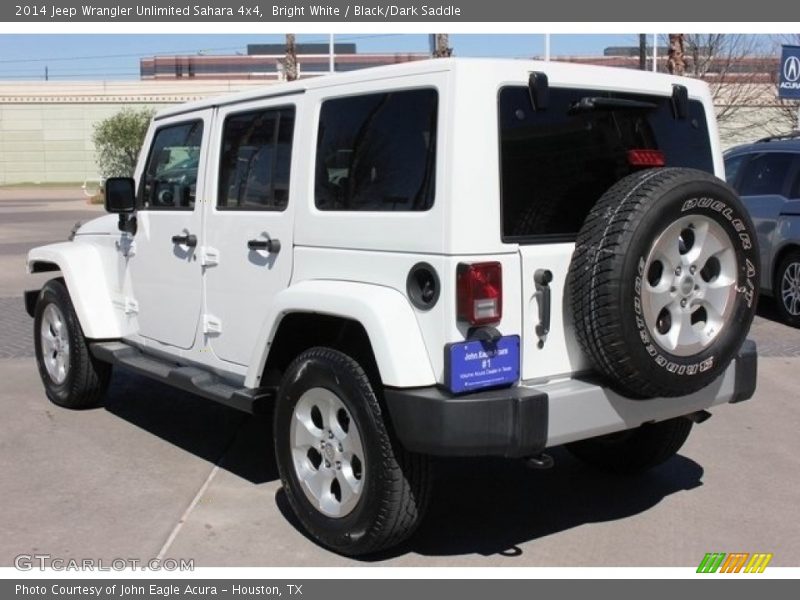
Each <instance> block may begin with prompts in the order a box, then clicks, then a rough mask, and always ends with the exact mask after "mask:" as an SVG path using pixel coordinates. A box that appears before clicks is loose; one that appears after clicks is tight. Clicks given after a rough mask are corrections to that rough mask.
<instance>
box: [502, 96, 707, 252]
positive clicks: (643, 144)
mask: <svg viewBox="0 0 800 600" xmlns="http://www.w3.org/2000/svg"><path fill="white" fill-rule="evenodd" d="M587 98H613V99H621V100H634V101H637V102H642V103H647V104H649V105H651V106H648V107H638V108H633V109H632V108H617V107H614V108H609V107H607V106H604V107H603V108H597V107H595V108H594V109H591V108H589V109H587V108H584V109H580V108H579V103H580V102H581V101H582V99H587ZM652 105H654V106H652ZM584 106H585V104H584ZM499 124H500V175H501V202H502V215H503V217H502V218H503V225H502V226H503V232H502V233H503V240H505V241H514V242H519V243H526V242H537V241H554V239H564V240H572V239H574V238H575V235H576V234H577V232H578V230H579V229H580V227H581V225H582V224H583V221H584V219H585V217H586V215H587V214H588V212H589V210H590V209H591V207H592V206H593V205H594V203H595V202H596V201H597V200H598V199H599V198H600V196H601V195H602V194H603V193H604V192H605V191H606V190H607V189H608V188H610V187H611V186H612V185H613V184H614V183H615V182H617V181H618V180H619V179H621V178H622V177H624V176H626V175H628V174H629V173H631V172H633V171H634V170H635V168H633V167H631V166H630V165H629V163H628V155H627V151H628V150H633V149H648V150H660V151H661V152H663V153H664V157H665V162H666V165H667V166H671V167H692V168H695V169H701V170H704V171H708V172H713V170H714V164H713V158H712V154H711V146H710V143H709V139H708V124H707V123H706V117H705V111H704V110H703V105H702V104H701V103H700V102H698V101H690V102H689V111H688V116H687V118H686V119H676V118H675V117H674V116H673V108H672V99H671V98H669V97H660V96H645V95H634V94H621V93H609V92H603V91H598V90H590V89H562V88H551V89H550V102H549V105H548V107H547V109H545V110H540V111H534V110H533V108H532V107H531V101H530V96H529V92H528V88H527V87H522V86H519V87H517V86H514V87H506V88H503V89H501V90H500V95H499Z"/></svg>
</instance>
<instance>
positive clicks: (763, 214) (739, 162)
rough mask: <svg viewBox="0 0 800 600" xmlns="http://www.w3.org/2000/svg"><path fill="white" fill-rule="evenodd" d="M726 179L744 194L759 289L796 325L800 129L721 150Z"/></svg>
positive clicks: (799, 314)
mask: <svg viewBox="0 0 800 600" xmlns="http://www.w3.org/2000/svg"><path fill="white" fill-rule="evenodd" d="M725 172H726V176H727V179H728V183H729V184H731V185H732V186H733V187H734V188H735V189H736V191H737V192H739V195H740V196H741V197H742V200H743V201H744V203H745V205H746V206H747V209H748V210H749V211H750V216H751V217H752V218H753V222H754V224H755V226H756V231H757V234H758V242H759V246H760V248H761V293H762V294H765V295H767V296H774V297H775V300H776V304H777V307H778V311H779V312H780V315H781V318H782V319H783V321H784V322H785V323H787V324H789V325H792V326H794V327H800V132H795V133H792V134H788V135H783V136H775V137H769V138H764V139H762V140H758V141H757V142H754V143H752V144H745V145H743V146H737V147H736V148H733V149H731V150H729V151H728V152H727V153H726V154H725Z"/></svg>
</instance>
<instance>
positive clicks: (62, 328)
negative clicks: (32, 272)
mask: <svg viewBox="0 0 800 600" xmlns="http://www.w3.org/2000/svg"><path fill="white" fill-rule="evenodd" d="M33 323H34V346H35V349H36V364H37V366H38V368H39V376H40V377H41V379H42V383H43V384H44V389H45V393H46V394H47V397H48V398H49V399H50V400H51V401H52V402H53V403H55V404H58V405H59V406H63V407H65V408H90V407H92V406H96V405H97V404H99V403H100V401H101V400H102V398H103V396H104V395H105V392H106V389H107V388H108V383H109V381H110V379H111V365H109V364H107V363H103V362H100V361H98V360H96V359H95V358H94V357H93V356H92V355H91V353H90V352H89V347H88V345H87V343H86V339H85V338H84V337H83V330H82V329H81V326H80V323H79V322H78V317H77V315H76V314H75V309H74V308H73V306H72V300H70V297H69V292H68V291H67V288H66V287H65V286H64V284H63V283H62V282H61V281H59V280H57V279H53V280H51V281H48V282H47V283H46V284H45V285H44V287H43V288H42V291H41V292H39V298H38V300H37V301H36V310H35V312H34V320H33Z"/></svg>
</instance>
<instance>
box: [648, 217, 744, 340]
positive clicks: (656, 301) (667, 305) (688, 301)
mask: <svg viewBox="0 0 800 600" xmlns="http://www.w3.org/2000/svg"><path fill="white" fill-rule="evenodd" d="M737 273H738V262H737V258H736V253H735V252H734V250H733V243H732V240H731V238H730V237H729V236H728V234H727V233H726V232H725V230H724V229H723V228H722V226H721V225H720V224H719V223H717V222H716V221H714V220H712V219H709V218H708V217H704V216H700V215H691V216H686V217H682V218H680V219H678V220H677V221H675V222H674V223H672V224H671V225H670V226H669V227H667V228H666V229H665V230H664V231H663V233H661V235H659V236H658V238H657V239H656V241H655V242H654V243H653V245H652V247H651V248H650V252H649V254H648V256H647V259H646V260H645V264H644V270H643V271H642V272H641V274H642V286H641V300H642V312H643V314H644V320H645V323H646V325H647V328H648V331H649V332H650V335H651V336H652V337H653V339H654V340H655V341H656V342H657V343H658V345H659V346H661V347H662V348H663V349H664V350H666V351H667V352H669V353H670V354H673V355H676V356H691V355H693V354H696V353H698V352H700V351H702V350H703V349H704V348H706V347H707V346H708V345H709V344H711V342H713V341H714V340H715V339H716V338H717V336H719V334H720V332H721V331H722V330H723V329H724V328H725V326H726V324H727V322H728V319H729V318H730V314H731V312H732V311H733V306H734V299H735V295H736V274H737Z"/></svg>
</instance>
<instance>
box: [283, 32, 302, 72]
mask: <svg viewBox="0 0 800 600" xmlns="http://www.w3.org/2000/svg"><path fill="white" fill-rule="evenodd" d="M281 64H282V65H283V75H284V77H285V78H286V81H294V80H296V79H297V78H298V76H299V72H298V68H297V44H296V43H295V35H294V34H293V33H287V34H286V56H285V57H284V58H283V60H282V61H281Z"/></svg>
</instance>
